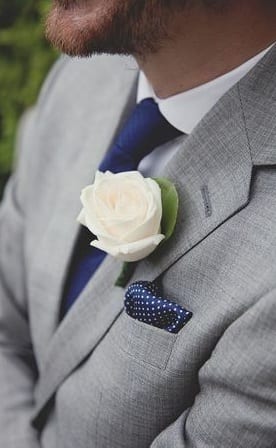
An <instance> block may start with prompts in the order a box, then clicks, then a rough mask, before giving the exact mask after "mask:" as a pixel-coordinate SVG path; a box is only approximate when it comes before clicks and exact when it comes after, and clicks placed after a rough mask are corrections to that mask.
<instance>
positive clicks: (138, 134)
mask: <svg viewBox="0 0 276 448" xmlns="http://www.w3.org/2000/svg"><path fill="white" fill-rule="evenodd" d="M180 135H182V132H180V131H179V130H177V129H176V128H174V127H173V126H172V125H171V124H170V123H169V122H168V121H167V120H166V119H165V118H164V117H163V115H162V114H161V113H160V111H159V108H158V105H157V104H156V103H155V102H154V100H153V99H150V98H148V99H145V100H143V101H141V102H140V103H139V104H137V106H136V107H135V109H134V111H133V113H132V114H131V116H130V117H129V119H128V120H127V122H126V124H125V125H124V127H123V129H122V131H121V132H120V135H119V136H118V137H117V139H116V141H115V142H114V144H113V145H112V147H111V148H110V150H109V151H108V152H107V154H106V155H105V157H104V159H103V160H102V162H101V164H100V166H99V171H102V172H105V171H107V170H109V171H111V172H113V173H119V172H123V171H132V170H136V169H137V167H138V165H139V163H140V161H141V160H142V159H143V158H144V157H145V156H146V155H147V154H149V153H150V152H151V151H153V150H154V149H155V148H157V147H158V146H161V145H162V144H164V143H167V142H168V141H170V140H173V139H174V138H176V137H178V136H180ZM92 239H93V237H92V235H91V233H90V232H89V230H88V229H86V228H85V227H82V228H81V231H80V234H79V238H78V240H77V243H76V247H75V251H74V254H73V258H72V262H71V266H70V269H69V272H68V277H67V282H66V285H65V288H64V297H63V303H62V309H61V317H63V316H64V315H65V314H66V313H67V311H68V310H69V309H70V307H71V306H72V305H73V303H74V302H75V301H76V299H77V297H78V296H79V294H80V293H81V291H82V290H83V288H84V287H85V285H86V284H87V282H88V281H89V279H90V278H91V277H92V275H93V274H94V272H95V271H96V270H97V268H98V267H99V266H100V264H101V263H102V261H103V260H104V258H105V256H106V253H105V252H102V251H100V250H98V249H96V248H93V247H91V246H90V244H89V243H90V242H91V240H92Z"/></svg>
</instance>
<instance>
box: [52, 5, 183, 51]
mask: <svg viewBox="0 0 276 448" xmlns="http://www.w3.org/2000/svg"><path fill="white" fill-rule="evenodd" d="M185 3H186V0H54V4H53V7H52V10H51V12H50V14H49V16H48V19H47V24H46V35H47V37H48V39H49V40H50V41H51V42H52V44H53V45H54V46H55V47H57V48H58V49H59V50H61V51H62V52H64V53H67V54H69V55H72V56H85V57H86V56H90V55H91V54H93V53H110V54H132V55H137V56H143V55H146V54H150V53H154V52H156V51H157V50H158V49H159V48H160V47H161V46H162V43H163V42H164V40H166V39H168V38H169V35H168V31H167V29H168V27H167V23H168V20H169V17H170V14H171V13H172V12H174V13H175V6H178V7H179V6H181V8H183V6H184V4H185Z"/></svg>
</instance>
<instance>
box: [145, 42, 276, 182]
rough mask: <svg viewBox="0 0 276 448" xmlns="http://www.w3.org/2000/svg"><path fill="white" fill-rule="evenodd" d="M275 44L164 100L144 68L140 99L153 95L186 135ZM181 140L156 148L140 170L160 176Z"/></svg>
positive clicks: (181, 138) (168, 116) (162, 109)
mask: <svg viewBox="0 0 276 448" xmlns="http://www.w3.org/2000/svg"><path fill="white" fill-rule="evenodd" d="M273 45H274V44H273ZM273 45H270V46H269V48H266V49H265V50H264V51H262V52H261V53H258V54H257V55H256V56H254V57H253V58H251V59H249V60H248V61H246V62H244V63H243V64H242V65H240V66H239V67H237V68H235V69H234V70H231V71H230V72H228V73H226V74H225V75H222V76H220V77H218V78H216V79H214V80H212V81H210V82H207V83H205V84H202V85H200V86H199V87H196V88H194V89H191V90H187V91H185V92H183V93H179V94H177V95H173V96H170V97H168V98H165V99H161V98H158V97H157V96H156V95H155V93H154V91H153V88H152V87H151V85H150V83H149V81H148V80H147V78H146V76H145V74H144V73H143V72H142V71H141V72H140V75H139V82H138V92H137V102H140V101H142V100H143V99H146V98H154V100H155V101H156V102H157V104H158V105H159V109H160V112H161V113H162V115H163V116H164V117H165V118H166V119H167V121H168V122H169V123H171V124H172V125H173V126H174V127H175V128H177V129H178V130H180V131H182V132H183V133H184V134H186V135H187V134H190V133H191V132H192V131H193V129H194V128H195V127H196V126H197V125H198V123H199V122H200V121H201V119H202V118H203V117H204V116H205V115H206V114H207V113H208V112H209V111H210V110H211V109H212V107H213V106H214V105H215V104H216V103H217V101H218V100H219V99H220V98H221V97H222V96H223V95H224V94H225V93H226V92H227V91H228V90H229V89H231V87H233V86H234V85H235V84H236V83H237V82H239V81H240V80H241V79H242V78H243V77H244V76H245V75H246V74H247V73H248V72H249V71H250V70H251V69H252V68H253V67H254V66H255V65H256V64H257V63H258V62H259V61H260V60H261V59H262V58H263V57H264V55H265V54H266V53H267V52H268V51H269V50H270V49H271V48H272V47H273ZM182 141H183V136H181V137H178V138H177V139H175V140H174V141H173V142H169V143H166V144H165V145H162V146H160V147H158V148H156V149H155V150H154V151H152V152H151V153H150V154H149V155H148V156H146V157H145V158H144V159H143V160H142V161H141V163H140V164H139V167H138V169H139V171H141V172H142V173H143V175H144V176H156V175H158V173H160V172H161V170H162V168H163V167H164V166H166V164H167V163H168V161H169V160H170V159H171V157H172V156H173V155H174V154H175V152H177V150H178V149H179V147H180V145H181V142H182Z"/></svg>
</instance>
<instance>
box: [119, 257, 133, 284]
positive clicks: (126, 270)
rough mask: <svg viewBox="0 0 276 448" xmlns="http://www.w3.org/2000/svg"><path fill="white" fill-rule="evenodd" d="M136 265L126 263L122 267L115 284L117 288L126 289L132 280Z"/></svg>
mask: <svg viewBox="0 0 276 448" xmlns="http://www.w3.org/2000/svg"><path fill="white" fill-rule="evenodd" d="M135 266H136V263H126V262H125V263H124V264H123V267H122V271H121V273H120V275H119V277H118V278H117V280H116V282H115V286H119V287H120V288H125V287H126V285H127V284H128V282H129V280H130V279H131V277H132V275H133V273H134V270H135Z"/></svg>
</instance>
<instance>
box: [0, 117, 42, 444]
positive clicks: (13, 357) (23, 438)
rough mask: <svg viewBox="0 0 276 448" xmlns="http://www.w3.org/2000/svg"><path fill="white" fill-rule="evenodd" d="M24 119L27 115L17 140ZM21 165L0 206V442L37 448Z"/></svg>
mask: <svg viewBox="0 0 276 448" xmlns="http://www.w3.org/2000/svg"><path fill="white" fill-rule="evenodd" d="M29 120H31V116H30V115H29V118H28V119H26V121H25V125H24V127H25V129H24V131H23V130H22V131H23V132H22V137H21V141H22V142H23V141H24V138H25V135H26V134H25V132H27V128H28V127H29V126H30V121H29ZM21 149H22V150H23V148H19V151H21ZM22 161H23V160H22ZM21 168H22V169H23V170H24V167H23V166H22V165H21V162H20V163H19V166H18V168H17V169H16V171H15V173H14V174H13V175H12V177H11V178H10V180H9V182H8V185H7V187H6V190H5V194H4V199H3V202H2V204H1V207H0V442H1V443H0V445H1V446H3V447H4V446H5V447H7V448H17V447H18V448H19V447H29V448H37V447H38V440H37V436H36V434H35V432H34V430H33V429H32V428H31V426H30V415H31V412H32V407H33V388H34V382H35V380H36V366H35V359H34V355H33V351H32V343H31V337H30V330H29V323H28V307H27V302H26V300H27V296H26V285H25V272H24V267H25V262H24V231H25V229H24V213H23V209H22V208H21V205H20V204H19V199H18V189H19V188H20V186H21V179H20V177H21Z"/></svg>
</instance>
